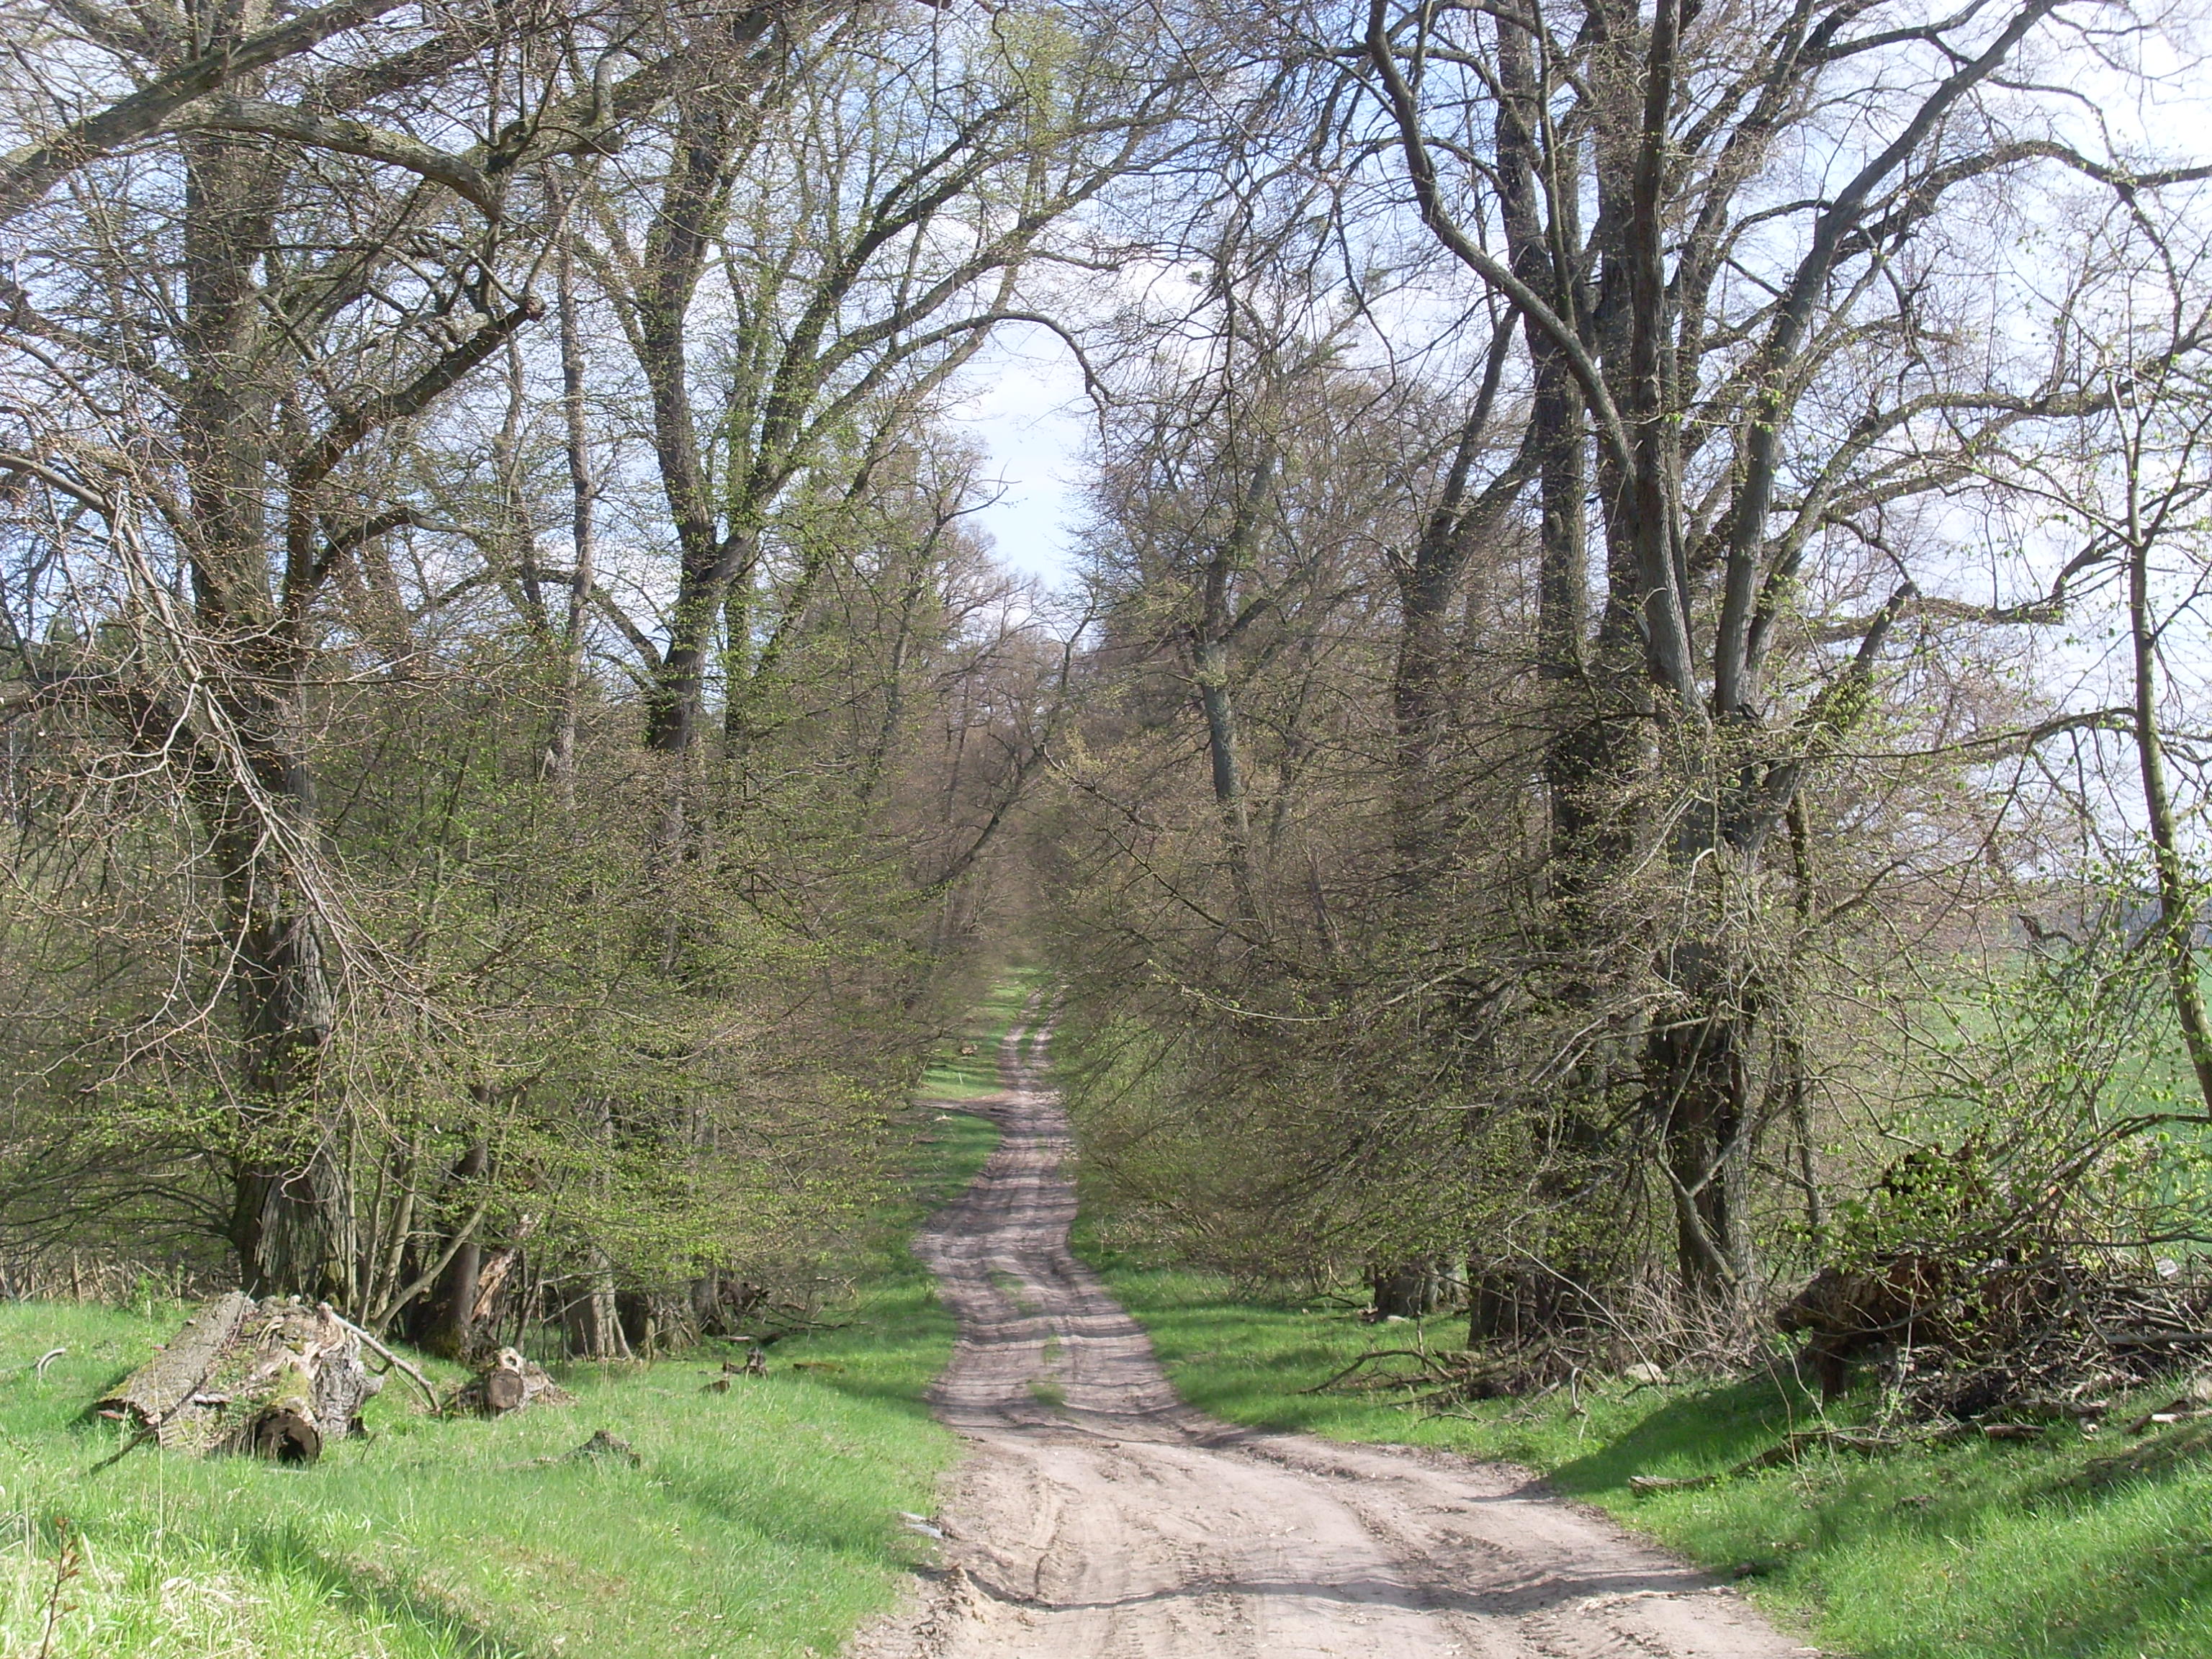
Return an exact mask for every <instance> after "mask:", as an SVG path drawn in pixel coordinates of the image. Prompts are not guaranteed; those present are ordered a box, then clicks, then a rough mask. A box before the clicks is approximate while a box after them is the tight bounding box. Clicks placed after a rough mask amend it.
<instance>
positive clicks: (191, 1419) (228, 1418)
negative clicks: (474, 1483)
mask: <svg viewBox="0 0 2212 1659" xmlns="http://www.w3.org/2000/svg"><path fill="white" fill-rule="evenodd" d="M383 1386H384V1379H383V1378H382V1377H380V1376H375V1375H374V1374H373V1373H372V1372H371V1371H370V1370H368V1367H367V1366H366V1365H365V1364H362V1353H361V1339H360V1337H359V1336H358V1335H357V1334H356V1333H355V1332H354V1330H353V1328H351V1327H350V1326H349V1325H347V1324H346V1323H345V1322H344V1321H343V1320H341V1319H340V1318H338V1316H337V1315H336V1314H335V1313H333V1312H332V1311H331V1307H330V1304H328V1303H324V1304H319V1306H316V1307H312V1308H311V1307H309V1306H307V1304H305V1303H303V1302H301V1301H300V1300H299V1299H298V1298H297V1297H269V1298H268V1299H267V1300H266V1301H264V1302H261V1303H258V1304H257V1303H256V1302H254V1300H253V1299H252V1297H248V1296H246V1295H244V1294H243V1293H241V1292H240V1291H231V1292H229V1293H228V1294H227V1295H224V1296H219V1297H216V1299H215V1300H214V1301H212V1302H210V1303H209V1304H207V1305H206V1306H205V1307H204V1308H202V1309H201V1310H199V1311H198V1312H197V1313H196V1314H194V1315H193V1316H191V1319H189V1320H187V1321H186V1322H185V1326H184V1328H183V1329H182V1330H180V1331H179V1332H178V1333H177V1335H176V1338H175V1340H173V1341H172V1342H170V1343H169V1345H168V1346H167V1347H165V1348H164V1349H162V1350H161V1352H159V1353H157V1354H155V1357H154V1358H151V1359H149V1360H148V1361H147V1362H146V1364H143V1365H141V1366H140V1367H139V1368H138V1369H137V1370H135V1371H133V1372H131V1375H130V1376H127V1377H125V1378H124V1380H123V1381H122V1383H120V1384H118V1386H117V1387H116V1388H115V1389H114V1390H113V1391H112V1392H111V1393H110V1394H109V1395H107V1396H106V1398H104V1399H102V1400H100V1401H98V1402H97V1404H96V1406H95V1407H94V1409H95V1410H97V1411H98V1412H99V1413H100V1414H101V1415H102V1416H105V1417H112V1418H118V1419H121V1420H123V1421H125V1422H128V1423H134V1424H136V1425H137V1426H138V1427H139V1428H141V1429H142V1430H143V1431H148V1432H150V1433H151V1434H152V1435H153V1436H154V1437H155V1441H156V1442H157V1443H159V1444H160V1446H161V1449H163V1450H164V1451H176V1452H187V1453H194V1454H197V1453H204V1452H210V1451H239V1452H246V1453H248V1454H251V1455H254V1456H258V1457H267V1458H271V1459H273V1460H275V1461H276V1462H283V1463H312V1462H314V1461H315V1460H316V1459H317V1458H319V1457H320V1456H321V1455H322V1454H323V1449H324V1448H325V1446H327V1445H329V1444H331V1443H332V1442H335V1441H338V1440H343V1439H344V1438H345V1437H346V1436H348V1435H349V1434H351V1433H354V1432H355V1431H356V1430H357V1429H358V1428H359V1426H360V1418H361V1411H362V1407H363V1406H364V1405H366V1404H367V1403H368V1401H369V1399H370V1398H371V1397H372V1396H373V1395H375V1393H376V1392H377V1390H378V1389H380V1388H382V1387H383Z"/></svg>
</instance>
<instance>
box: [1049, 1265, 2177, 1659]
mask: <svg viewBox="0 0 2212 1659" xmlns="http://www.w3.org/2000/svg"><path fill="white" fill-rule="evenodd" d="M1089 1254H1090V1255H1091V1257H1092V1259H1093V1261H1095V1262H1096V1263H1097V1265H1098V1266H1099V1267H1101V1268H1102V1269H1103V1272H1104V1273H1105V1276H1106V1279H1107V1281H1108V1283H1109V1284H1110V1285H1112V1287H1113V1288H1114V1290H1115V1293H1116V1294H1117V1295H1119V1296H1120V1297H1121V1299H1122V1302H1123V1304H1125V1305H1126V1306H1127V1308H1128V1309H1129V1310H1130V1312H1131V1313H1132V1314H1133V1315H1134V1316H1136V1317H1137V1319H1138V1320H1139V1322H1141V1323H1142V1324H1143V1325H1144V1326H1145V1328H1146V1329H1147V1330H1148V1331H1149V1332H1150V1333H1151V1334H1152V1342H1153V1345H1154V1346H1155V1347H1156V1348H1157V1349H1158V1352H1159V1355H1160V1358H1161V1359H1162V1361H1163V1362H1164V1364H1166V1366H1167V1369H1168V1373H1169V1375H1170V1376H1171V1377H1172V1378H1173V1379H1174V1381H1175V1384H1176V1389H1177V1390H1178V1391H1179V1392H1180V1393H1181V1394H1182V1396H1183V1398H1184V1399H1186V1400H1187V1401H1189V1402H1190V1403H1191V1404H1192V1405H1194V1406H1195V1407H1199V1408H1200V1409H1201V1410H1203V1411H1206V1412H1209V1413H1213V1414H1214V1415H1216V1416H1218V1417H1222V1418H1225V1419H1229V1420H1231V1421H1232V1422H1238V1423H1247V1424H1252V1425H1259V1426H1265V1427H1270V1428H1279V1429H1296V1430H1304V1431H1310V1432H1312V1433H1316V1434H1321V1435H1326V1436H1330V1437H1335V1438H1338V1439H1344V1440H1363V1441H1385V1442H1395V1443H1409V1444H1417V1445H1428V1446H1439V1447H1447V1448H1450V1449H1455V1450H1458V1451H1462V1452H1464V1453H1467V1454H1468V1455H1473V1456H1477V1457H1492V1458H1506V1459H1510V1460H1511V1461H1514V1462H1520V1463H1523V1464H1526V1465H1528V1466H1530V1467H1532V1468H1536V1469H1538V1470H1540V1471H1541V1472H1543V1473H1544V1474H1547V1475H1548V1476H1549V1477H1550V1479H1551V1480H1552V1483H1553V1486H1556V1487H1557V1488H1558V1489H1559V1490H1560V1491H1561V1492H1565V1493H1566V1494H1568V1495H1569V1496H1571V1497H1573V1498H1579V1499H1582V1500H1583V1501H1585V1502H1589V1503H1595V1504H1600V1505H1601V1506H1603V1507H1604V1508H1606V1509H1607V1510H1611V1511H1613V1513H1614V1514H1616V1515H1617V1516H1620V1517H1621V1518H1622V1519H1623V1520H1625V1521H1626V1522H1629V1523H1630V1524H1632V1525H1633V1526H1635V1527H1637V1528H1641V1529H1643V1530H1644V1531H1647V1532H1649V1533H1650V1534H1655V1535H1656V1536H1657V1537H1658V1538H1659V1539H1661V1540H1662V1541H1664V1542H1666V1543H1667V1544H1669V1545H1671V1546H1673V1547H1674V1548H1676V1549H1679V1550H1680V1551H1681V1552H1683V1553H1685V1554H1686V1555H1688V1556H1690V1557H1691V1558H1692V1559H1694V1560H1697V1561H1699V1562H1700V1563H1702V1564H1704V1565H1707V1566H1710V1567H1712V1568H1714V1569H1717V1570H1718V1571H1722V1572H1723V1573H1729V1574H1733V1575H1735V1576H1738V1577H1742V1578H1743V1579H1744V1581H1745V1588H1746V1589H1747V1590H1748V1591H1749V1592H1750V1593H1751V1594H1752V1595H1753V1596H1754V1598H1755V1599H1757V1600H1759V1601H1760V1602H1761V1603H1762V1604H1763V1605H1765V1607H1768V1608H1769V1609H1770V1610H1771V1611H1772V1612H1774V1613H1778V1614H1779V1615H1780V1616H1781V1617H1782V1618H1783V1620H1784V1621H1785V1622H1786V1623H1788V1624H1790V1625H1792V1626H1796V1627H1798V1628H1801V1629H1807V1630H1809V1631H1810V1632H1811V1633H1812V1636H1813V1638H1814V1639H1815V1640H1817V1641H1818V1642H1820V1644H1822V1645H1823V1647H1824V1648H1826V1649H1828V1650H1834V1651H1839V1652H1845V1653H1851V1654H1857V1655H1860V1656H1863V1659H2046V1656H2048V1659H2057V1656H2066V1659H2203V1656H2204V1655H2206V1654H2208V1653H2212V1431H2206V1430H2203V1429H2197V1430H2194V1431H2192V1430H2191V1428H2190V1427H2188V1426H2187V1425H2183V1426H2179V1427H2176V1428H2172V1429H2168V1430H2166V1431H2162V1432H2161V1433H2160V1434H2156V1435H2154V1436H2151V1437H2147V1438H2146V1439H2145V1440H2142V1441H2137V1440H2134V1439H2131V1438H2130V1437H2127V1436H2126V1435H2125V1434H2124V1433H2123V1432H2122V1431H2121V1430H2120V1429H2119V1428H2118V1427H2114V1428H2111V1429H2107V1430H2106V1431H2105V1432H2104V1434H2103V1435H2102V1436H2100V1437H2096V1438H2093V1439H2092V1438H2087V1437H2083V1436H2081V1435H2078V1434H2076V1433H2075V1432H2074V1431H2071V1430H2067V1431H2063V1432H2054V1433H2053V1434H2052V1435H2051V1437H2049V1438H2048V1439H2047V1441H2045V1442H2044V1443H2034V1444H2021V1445H2006V1444H1993V1443H1985V1442H1976V1443H1972V1444H1960V1445H1954V1446H1948V1447H1942V1448H1937V1449H1925V1450H1918V1451H1915V1452H1914V1453H1912V1454H1911V1455H1898V1456H1893V1457H1887V1458H1881V1459H1867V1458H1862V1457H1855V1456H1850V1455H1835V1454H1823V1455H1818V1456H1815V1457H1812V1458H1808V1459H1807V1460H1806V1461H1804V1462H1802V1463H1801V1464H1799V1465H1798V1466H1797V1467H1796V1468H1780V1469H1774V1470H1770V1471H1765V1472H1760V1473H1757V1474H1747V1475H1741V1476H1737V1477H1735V1478H1733V1479H1729V1480H1723V1481H1722V1482H1720V1483H1719V1484H1718V1485H1717V1486H1709V1487H1703V1488H1699V1489H1696V1490H1692V1491H1686V1492H1655V1493H1651V1494H1648V1495H1638V1494H1637V1493H1634V1492H1632V1491H1631V1490H1630V1488H1629V1486H1628V1479H1629V1477H1630V1476H1631V1475H1633V1474H1671V1475H1683V1474H1705V1473H1708V1472H1711V1471H1715V1470H1721V1469H1726V1468H1730V1467H1732V1466H1733V1465H1735V1463H1737V1462H1740V1461H1741V1460H1742V1459H1743V1458H1744V1457H1746V1456H1747V1455H1750V1454H1751V1453H1753V1452H1755V1451H1759V1450H1762V1449H1765V1448H1766V1447H1768V1446H1770V1445H1771V1444H1773V1443H1775V1442H1776V1441H1777V1440H1778V1439H1779V1438H1780V1437H1781V1436H1782V1434H1783V1433H1784V1431H1786V1430H1788V1429H1789V1428H1790V1427H1791V1426H1793V1425H1796V1426H1803V1425H1806V1424H1808V1423H1809V1422H1817V1421H1818V1420H1819V1406H1818V1402H1817V1401H1814V1400H1812V1399H1810V1398H1808V1396H1807V1395H1805V1394H1803V1393H1802V1392H1801V1391H1799V1390H1796V1389H1794V1388H1790V1389H1784V1388H1783V1387H1780V1386H1778V1385H1776V1384H1774V1383H1735V1384H1732V1385H1729V1386H1724V1387H1717V1388H1689V1387H1683V1388H1650V1387H1646V1388H1641V1389H1627V1388H1625V1387H1623V1386H1621V1385H1620V1384H1611V1385H1608V1386H1607V1388H1606V1389H1603V1390H1601V1391H1600V1392H1598V1393H1595V1394H1591V1393H1589V1392H1584V1393H1583V1395H1582V1398H1581V1402H1580V1403H1581V1404H1582V1406H1583V1407H1584V1408H1585V1410H1586V1413H1587V1414H1586V1415H1580V1416H1577V1415H1575V1414H1573V1413H1572V1412H1571V1402H1570V1401H1569V1399H1568V1397H1567V1396H1566V1395H1565V1394H1564V1393H1561V1394H1559V1395H1552V1396H1547V1397H1546V1398H1545V1399H1543V1400H1541V1401H1536V1402H1513V1401H1498V1402H1485V1403H1483V1404H1480V1405H1477V1406H1475V1407H1472V1408H1470V1409H1469V1411H1468V1414H1467V1415H1466V1416H1452V1417H1445V1416H1429V1417H1420V1416H1415V1415H1413V1414H1411V1413H1407V1412H1405V1411H1402V1410H1399V1409H1396V1408H1395V1407H1390V1406H1389V1405H1386V1404H1383V1403H1379V1402H1377V1401H1371V1400H1361V1399H1358V1398H1356V1397H1346V1396H1343V1395H1302V1394H1300V1393H1299V1392H1297V1391H1298V1390H1299V1389H1304V1388H1307V1387H1309V1386H1310V1385H1312V1384H1314V1383H1319V1382H1320V1381H1322V1379H1323V1378H1324V1377H1326V1376H1328V1375H1329V1374H1330V1373H1331V1372H1333V1371H1334V1370H1338V1369H1339V1368H1340V1367H1341V1366H1342V1365H1344V1364H1347V1363H1349V1362H1350V1360H1351V1359H1352V1358H1353V1357H1354V1356H1356V1355H1358V1353H1360V1352H1364V1351H1365V1350H1366V1349H1368V1348H1369V1347H1370V1346H1376V1347H1380V1346H1413V1343H1414V1342H1415V1341H1416V1340H1426V1341H1427V1342H1428V1343H1429V1344H1430V1345H1431V1346H1435V1347H1449V1346H1455V1345H1456V1343H1457V1341H1458V1340H1459V1333H1458V1331H1457V1329H1456V1328H1455V1324H1454V1322H1451V1321H1449V1320H1446V1319H1443V1318H1439V1319H1437V1320H1433V1321H1431V1322H1428V1323H1427V1330H1426V1334H1425V1338H1424V1337H1423V1336H1422V1335H1421V1334H1419V1330H1418V1328H1416V1327H1415V1326H1413V1325H1411V1324H1402V1325H1389V1326H1384V1327H1380V1328H1373V1327H1366V1326H1362V1325H1360V1324H1358V1323H1357V1322H1355V1321H1354V1320H1353V1319H1352V1317H1351V1316H1350V1313H1349V1311H1348V1310H1345V1309H1342V1308H1326V1307H1321V1306H1318V1305H1312V1304H1295V1303H1289V1302H1283V1303H1265V1302H1255V1301H1253V1300H1250V1299H1249V1298H1248V1297H1244V1296H1240V1294H1239V1293H1238V1291H1237V1287H1235V1286H1233V1285H1231V1284H1230V1283H1228V1282H1227V1281H1226V1280H1224V1279H1217V1278H1212V1277H1209V1276H1206V1275H1203V1274H1196V1273H1182V1272H1176V1271H1170V1270H1162V1269H1157V1268H1148V1267H1142V1266H1140V1265H1138V1264H1136V1263H1133V1262H1132V1261H1128V1260H1127V1259H1118V1258H1115V1257H1114V1256H1112V1255H1109V1254H1106V1253H1104V1252H1103V1251H1100V1250H1098V1249H1096V1248H1095V1247H1094V1248H1093V1249H1091V1250H1090V1252H1089ZM2171 1395H2172V1388H2171V1386H2169V1387H2168V1388H2166V1389H2163V1390H2153V1391H2151V1395H2148V1396H2146V1397H2147V1398H2150V1397H2155V1399H2157V1400H2159V1401H2163V1400H2164V1399H2166V1398H2170V1397H2171ZM1869 1404H1870V1402H1869V1401H1868V1400H1867V1399H1866V1398H1864V1397H1863V1396H1855V1397H1854V1398H1853V1399H1851V1400H1850V1401H1844V1402H1841V1405H1840V1406H1839V1408H1838V1413H1837V1415H1838V1420H1849V1419H1850V1417H1851V1416H1852V1415H1853V1414H1854V1413H1855V1412H1856V1413H1857V1414H1858V1415H1861V1416H1863V1414H1864V1413H1865V1412H1866V1410H1867V1409H1868V1407H1869ZM2115 1415H2116V1416H2117V1415H2118V1413H2116V1414H2115Z"/></svg>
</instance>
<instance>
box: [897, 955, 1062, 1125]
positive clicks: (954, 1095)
mask: <svg viewBox="0 0 2212 1659" xmlns="http://www.w3.org/2000/svg"><path fill="white" fill-rule="evenodd" d="M1044 982H1045V981H1044V976H1043V975H1042V974H1041V973H1038V972H1036V971H1034V970H1030V969H1014V970H1012V972H1010V973H1008V974H1007V975H1006V977H1005V978H1003V979H1001V980H1000V981H998V983H997V984H995V985H994V986H993V987H991V993H990V994H989V995H988V996H987V997H985V998H984V999H983V1000H982V1002H981V1004H980V1005H979V1006H977V1007H976V1008H975V1012H972V1013H970V1014H969V1016H968V1018H967V1019H966V1020H965V1021H963V1023H962V1024H961V1027H960V1029H959V1030H957V1031H956V1032H954V1033H953V1034H952V1035H951V1036H949V1037H947V1038H946V1039H945V1042H943V1043H942V1044H940V1045H939V1050H938V1052H937V1054H934V1055H933V1056H932V1057H931V1060H930V1063H929V1068H928V1070H927V1071H926V1072H924V1073H922V1078H921V1087H920V1089H919V1091H917V1092H918V1093H919V1094H920V1095H921V1098H922V1099H924V1100H974V1099H976V1098H977V1097H981V1096H983V1095H994V1094H996V1093H998V1092H999V1091H1000V1088H1001V1087H1002V1086H1003V1085H1001V1084H1000V1081H999V1043H1000V1040H1001V1039H1003V1038H1004V1037H1005V1036H1006V1033H1007V1031H1008V1030H1012V1027H1013V1026H1014V1025H1015V1024H1016V1023H1017V1022H1018V1021H1019V1020H1020V1018H1021V1013H1022V1008H1023V1006H1024V1004H1026V1003H1027V1002H1028V1001H1029V1000H1030V996H1031V995H1032V994H1035V993H1036V991H1038V990H1039V989H1041V988H1042V987H1043V985H1044ZM967 1045H972V1046H973V1047H974V1048H975V1053H974V1054H962V1053H960V1049H961V1048H963V1046H967Z"/></svg>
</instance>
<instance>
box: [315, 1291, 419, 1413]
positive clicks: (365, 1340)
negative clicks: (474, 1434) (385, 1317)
mask: <svg viewBox="0 0 2212 1659" xmlns="http://www.w3.org/2000/svg"><path fill="white" fill-rule="evenodd" d="M331 1317H332V1318H333V1319H337V1322H338V1323H339V1324H341V1325H343V1326H344V1327H345V1328H347V1329H348V1330H349V1331H351V1332H352V1333H353V1334H355V1335H356V1336H357V1337H359V1338H360V1339H361V1340H362V1344H363V1346H366V1347H368V1349H369V1351H370V1352H373V1353H376V1354H380V1355H381V1356H382V1357H383V1358H384V1361H385V1363H386V1364H388V1365H390V1366H391V1367H392V1369H393V1370H396V1371H398V1372H399V1373H400V1375H402V1376H404V1377H406V1378H407V1379H408V1381H410V1383H414V1385H415V1386H416V1388H418V1389H422V1397H423V1398H424V1399H425V1400H427V1401H429V1402H430V1414H431V1415H432V1416H433V1417H435V1416H437V1415H438V1414H439V1413H441V1412H443V1411H444V1410H445V1409H446V1407H445V1404H444V1402H443V1401H441V1400H440V1399H439V1398H438V1391H437V1389H434V1388H432V1387H431V1386H430V1379H429V1378H428V1377H427V1376H423V1375H422V1372H421V1371H420V1370H417V1369H416V1367H415V1366H413V1365H412V1364H409V1363H408V1362H407V1361H406V1360H404V1359H402V1358H400V1357H399V1356H398V1354H396V1353H394V1352H392V1350H391V1349H389V1348H387V1347H386V1346H384V1344H383V1343H381V1342H380V1341H378V1340H376V1339H375V1338H374V1337H373V1336H371V1335H370V1334H368V1332H367V1331H365V1330H363V1329H362V1328H361V1327H360V1326H358V1325H356V1324H355V1323H354V1322H352V1321H351V1320H349V1319H346V1318H343V1317H341V1316H338V1315H337V1314H332V1315H331Z"/></svg>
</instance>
